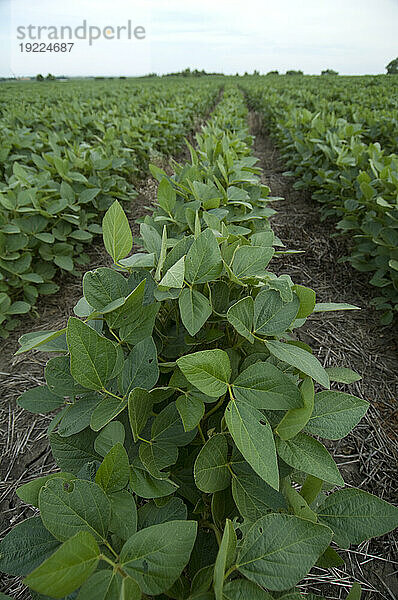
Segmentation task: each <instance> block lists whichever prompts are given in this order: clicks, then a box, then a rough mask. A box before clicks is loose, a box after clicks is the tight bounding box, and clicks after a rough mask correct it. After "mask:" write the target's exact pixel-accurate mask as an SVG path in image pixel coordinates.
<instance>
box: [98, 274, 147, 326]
mask: <svg viewBox="0 0 398 600" xmlns="http://www.w3.org/2000/svg"><path fill="white" fill-rule="evenodd" d="M144 293H145V279H143V280H141V281H140V282H139V283H138V285H137V286H136V287H135V288H134V289H133V291H132V292H130V293H129V295H128V296H127V297H126V299H125V301H124V302H123V304H122V305H121V306H115V307H114V310H112V311H111V312H109V313H107V314H106V321H107V323H108V324H109V327H111V328H112V329H119V328H123V327H126V326H128V325H129V324H130V323H131V322H133V323H134V322H135V320H136V313H138V314H139V313H140V312H141V310H142V308H143V301H144Z"/></svg>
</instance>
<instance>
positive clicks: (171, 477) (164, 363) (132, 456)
mask: <svg viewBox="0 0 398 600" xmlns="http://www.w3.org/2000/svg"><path fill="white" fill-rule="evenodd" d="M246 117H247V111H246V109H245V107H244V103H243V98H242V95H241V93H240V92H239V91H237V90H236V89H233V88H232V89H229V90H227V91H226V92H225V94H224V97H223V99H222V101H221V102H220V104H219V105H218V107H217V109H216V111H215V112H214V114H213V116H212V118H211V120H210V123H209V124H208V125H207V126H206V127H205V128H204V129H203V131H202V133H201V134H200V135H198V139H197V147H196V149H193V148H190V151H191V162H190V163H188V164H185V165H178V164H175V165H174V167H175V173H174V175H173V176H169V175H167V174H166V173H165V172H164V171H162V169H160V168H159V167H153V168H152V172H153V174H154V176H155V177H156V178H157V180H158V181H159V182H160V183H161V188H160V192H159V198H158V200H159V206H158V207H157V208H156V210H155V211H154V213H153V215H147V216H146V217H145V218H144V219H142V223H141V238H140V240H139V241H138V243H139V244H141V246H142V252H139V253H137V254H134V255H133V257H129V256H127V258H126V257H125V254H126V252H128V250H127V248H128V247H129V246H130V236H129V235H128V233H127V230H125V231H123V229H125V227H126V221H125V219H124V218H123V217H122V213H121V212H120V207H119V205H118V204H117V203H115V204H114V205H113V206H112V207H111V209H110V212H108V213H107V214H106V216H105V225H106V227H104V235H105V238H106V240H107V242H106V244H107V248H108V251H109V252H110V254H111V255H112V258H113V259H114V260H115V262H116V264H115V265H114V267H113V268H112V269H98V270H97V271H94V272H89V273H88V274H86V275H85V277H84V282H83V293H84V297H83V299H82V300H80V301H79V303H78V305H77V307H76V308H75V313H76V315H77V316H75V317H71V319H70V320H69V322H68V326H67V330H66V343H65V331H64V330H63V332H62V334H60V336H59V337H58V338H54V335H55V333H54V332H47V333H46V334H41V335H40V336H37V337H36V338H35V337H32V336H29V337H26V336H24V338H23V339H22V344H23V346H22V347H23V348H25V349H28V348H29V349H32V348H35V347H36V348H37V349H38V350H41V349H42V350H47V349H48V344H50V345H51V344H52V343H54V340H57V339H59V338H61V336H64V338H63V344H62V345H61V346H56V348H55V351H56V353H57V354H56V356H55V357H54V358H52V359H50V361H49V362H48V364H47V367H46V381H47V384H46V386H40V389H39V390H38V389H37V388H35V389H34V390H33V391H32V392H30V393H29V392H28V395H26V393H25V394H24V395H23V396H22V397H21V399H20V404H21V405H22V406H25V408H26V409H28V410H31V411H33V412H35V411H37V410H38V408H40V409H41V408H43V407H44V408H46V409H47V410H48V411H51V410H54V409H57V410H59V409H60V410H59V413H58V415H57V420H56V421H55V422H54V425H53V431H52V433H51V434H50V443H51V448H52V452H53V455H54V458H55V460H56V462H57V464H58V466H59V468H60V469H62V471H61V472H59V473H54V474H51V475H50V476H46V477H42V478H39V479H38V480H34V481H32V482H29V483H28V484H24V485H23V486H21V488H19V490H18V495H19V497H20V498H21V499H23V500H24V501H25V502H27V503H30V504H32V505H33V506H38V507H39V509H40V516H36V517H33V518H32V519H29V520H27V521H25V522H24V523H22V524H20V525H18V526H16V527H15V528H14V529H13V530H11V532H10V533H9V534H8V535H7V536H6V537H5V538H4V540H3V541H2V542H1V544H0V568H1V569H2V570H3V571H5V572H8V573H12V574H17V575H27V578H26V579H25V583H26V584H27V585H29V586H30V587H31V589H32V590H36V591H38V592H39V593H40V594H44V595H45V596H47V597H52V598H62V597H66V596H67V595H68V594H70V593H76V594H77V598H78V600H88V599H90V598H94V597H95V598H100V599H103V600H105V598H106V599H107V600H120V598H126V599H127V598H129V600H135V599H137V600H138V599H140V598H141V597H142V595H143V594H144V595H145V597H148V596H149V597H153V596H159V595H161V597H162V598H178V599H180V598H181V599H184V600H185V599H186V600H188V599H189V598H192V599H194V598H195V599H196V600H200V599H201V600H214V599H215V600H225V599H227V600H238V599H239V598H252V599H253V600H271V599H272V598H275V597H279V596H280V594H279V593H280V592H286V594H288V595H287V596H286V595H285V596H283V597H286V598H290V597H291V598H293V597H294V598H300V597H301V596H300V595H299V592H295V591H292V588H294V586H295V585H296V584H297V583H299V581H300V579H302V578H303V577H305V576H306V574H307V573H308V572H309V570H310V569H311V568H312V567H313V566H314V565H315V564H316V563H318V561H319V560H321V561H323V563H322V564H324V565H329V566H333V565H335V564H336V560H337V559H336V556H335V555H334V554H336V553H335V551H332V550H331V549H330V548H329V546H330V543H331V541H332V540H333V542H335V543H336V544H338V545H340V546H343V547H346V546H348V545H349V544H351V543H359V542H361V541H363V540H364V539H368V538H369V537H371V536H374V535H380V534H383V533H385V532H387V531H389V530H391V529H392V528H393V527H394V526H396V525H397V524H398V510H397V509H396V508H395V507H393V506H392V505H389V504H387V503H386V502H384V501H383V500H379V499H378V498H376V497H374V496H371V495H370V494H367V493H366V492H363V491H361V490H355V489H351V488H347V489H345V488H344V481H343V479H342V478H341V475H340V473H339V471H338V468H337V466H336V464H335V462H334V460H333V458H332V456H331V455H330V454H329V452H328V451H327V449H326V448H325V447H324V446H323V445H322V443H321V442H319V441H318V440H317V439H315V437H313V435H315V436H320V437H329V438H332V439H339V438H340V437H342V436H344V435H346V433H348V431H349V430H351V429H352V427H354V426H355V425H356V424H357V423H358V421H359V420H360V418H361V417H362V416H363V414H364V413H365V411H366V408H367V403H366V402H364V401H363V400H361V399H359V398H356V397H355V396H352V395H351V394H348V393H345V392H340V391H336V390H334V389H329V387H330V381H336V380H337V381H349V382H350V381H355V380H357V377H358V376H357V375H356V374H355V373H353V372H352V371H350V370H349V369H338V368H335V371H334V372H333V371H329V374H328V373H327V372H326V370H325V369H324V368H323V367H322V365H321V364H320V363H319V361H318V359H317V358H316V357H315V356H314V355H313V354H312V353H311V350H310V348H308V347H307V346H305V345H297V343H296V342H295V330H296V329H297V328H298V327H299V326H300V325H301V324H302V323H303V322H304V321H305V320H306V318H307V317H310V315H311V314H312V312H316V311H317V305H316V304H315V295H314V293H313V292H312V290H308V289H307V288H300V286H294V284H293V282H291V281H290V279H286V278H283V279H281V278H277V277H276V276H275V275H274V274H273V273H272V272H271V271H270V270H269V269H271V268H273V267H274V262H271V263H270V261H271V258H272V257H274V256H275V254H274V248H273V246H272V244H273V243H276V244H278V243H280V242H278V240H276V238H275V237H274V235H273V233H272V231H271V229H270V225H269V222H268V216H269V215H270V214H273V212H272V210H271V209H270V208H269V206H268V199H267V195H268V193H269V190H268V188H267V187H266V186H263V185H261V184H260V180H259V170H258V169H257V168H256V167H255V162H256V161H255V159H253V157H252V156H251V155H250V144H251V137H250V136H249V135H248V130H247V127H246ZM162 182H163V183H162ZM165 182H167V183H165ZM116 222H118V223H119V224H120V226H115V223H116ZM108 226H109V227H108ZM120 227H121V228H122V235H121V236H120V237H119V232H120ZM127 242H128V243H127ZM122 256H123V258H122ZM137 256H138V257H139V258H136V259H134V257H137ZM277 260H278V259H277V258H276V257H275V258H272V261H275V263H276V261H277ZM198 297H199V298H200V301H197V298H198ZM181 299H182V300H181ZM318 308H319V307H318ZM326 308H328V309H330V308H332V309H336V308H338V307H337V306H336V305H333V306H332V307H330V306H329V307H326ZM342 308H347V307H346V306H344V305H343V306H342ZM323 309H325V307H323ZM321 310H322V307H321ZM298 315H300V317H299V318H297V316H298ZM314 382H317V389H316V392H317V393H315V388H314ZM319 387H321V388H322V387H323V388H326V389H323V390H322V389H321V390H320V391H318V389H319ZM303 481H304V484H303ZM324 483H326V486H324ZM336 486H338V487H341V488H342V489H338V490H334V488H335V487H336ZM323 487H326V488H327V489H329V490H331V491H332V490H333V491H332V493H331V494H330V495H327V496H326V495H325V494H324V493H322V488H323ZM333 553H334V554H333ZM331 554H332V556H331ZM321 557H322V558H321ZM339 560H340V559H339ZM338 564H340V563H338ZM94 590H95V596H94ZM354 591H355V590H354ZM274 592H277V593H278V596H276V595H275V594H274Z"/></svg>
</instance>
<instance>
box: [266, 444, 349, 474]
mask: <svg viewBox="0 0 398 600" xmlns="http://www.w3.org/2000/svg"><path fill="white" fill-rule="evenodd" d="M276 448H277V451H278V454H279V456H280V457H281V458H282V460H284V461H285V463H287V464H288V465H290V466H291V467H293V468H294V469H297V470H299V471H303V472H304V473H309V474H310V475H314V477H318V479H323V480H324V481H327V482H329V483H334V484H335V485H344V479H343V478H342V476H341V475H340V473H339V470H338V468H337V465H336V463H335V462H334V460H333V458H332V457H331V456H330V454H329V452H328V451H327V450H326V448H325V446H322V444H321V443H320V442H318V441H317V440H315V439H314V438H312V437H310V436H309V435H306V434H305V433H299V434H298V435H296V437H294V438H293V439H291V440H286V441H285V440H281V439H278V438H276Z"/></svg>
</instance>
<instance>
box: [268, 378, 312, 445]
mask: <svg viewBox="0 0 398 600" xmlns="http://www.w3.org/2000/svg"><path fill="white" fill-rule="evenodd" d="M300 392H301V397H302V399H303V404H304V406H303V407H302V408H292V409H291V410H289V411H288V412H287V413H286V414H285V416H284V417H283V419H282V421H281V422H280V423H279V425H278V426H277V428H276V429H275V432H276V433H277V434H278V435H279V437H280V438H281V439H282V440H290V439H291V438H292V437H294V436H295V435H297V434H298V433H300V431H302V430H303V429H304V427H305V426H306V425H307V423H308V421H309V419H310V417H311V415H312V411H313V410H314V396H315V394H314V382H313V381H312V379H311V377H306V378H305V379H304V381H303V383H302V384H301V386H300Z"/></svg>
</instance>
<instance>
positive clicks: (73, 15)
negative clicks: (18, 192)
mask: <svg viewBox="0 0 398 600" xmlns="http://www.w3.org/2000/svg"><path fill="white" fill-rule="evenodd" d="M84 21H85V22H86V30H87V32H88V31H89V28H90V27H92V28H98V29H93V30H92V31H93V34H92V36H93V37H95V36H97V35H100V37H99V38H98V39H94V40H92V41H91V43H90V41H89V39H73V40H69V39H64V41H65V42H68V41H72V42H74V45H73V47H72V48H71V50H70V52H69V51H67V52H50V51H48V50H46V51H45V52H28V51H27V50H28V49H29V48H31V49H32V47H29V43H38V42H40V43H43V46H44V45H47V44H49V43H51V42H52V43H53V44H54V43H55V42H56V39H54V38H53V39H48V38H47V37H46V35H47V34H49V33H50V30H49V29H45V28H46V27H47V28H48V27H50V26H51V27H53V30H52V35H53V36H56V35H58V36H59V35H60V27H61V26H64V27H69V28H71V29H72V30H74V28H75V27H79V26H80V28H81V29H80V34H79V35H80V37H81V36H82V34H83V33H84V31H83V28H82V26H83V23H84ZM128 21H130V26H131V31H132V34H131V39H127V30H126V29H124V30H123V29H121V30H120V33H119V35H120V37H121V39H119V40H117V39H105V38H104V34H103V30H104V28H106V32H107V36H108V37H109V38H111V37H112V35H113V34H114V35H116V31H117V27H118V26H119V27H127V23H128ZM29 25H33V26H34V29H31V30H30V32H29V30H28V26H29ZM397 25H398V0H377V1H375V0H301V1H300V0H273V1H272V2H271V1H270V0H111V1H109V0H85V1H84V0H67V1H64V2H58V1H55V0H35V1H34V2H32V0H0V45H1V52H0V76H1V77H7V76H10V75H13V74H14V75H15V76H18V77H19V76H24V75H25V76H32V75H36V74H37V73H43V74H44V75H46V74H47V73H49V72H50V73H53V74H54V75H67V76H79V75H80V76H85V75H108V76H109V75H127V76H132V75H144V74H146V73H150V72H155V73H158V74H163V73H169V72H174V71H179V70H182V69H185V68H187V67H190V68H191V69H195V68H197V69H200V70H201V69H205V70H206V71H210V72H213V71H216V72H224V73H227V74H235V73H237V72H238V73H244V72H245V71H247V72H253V70H254V69H256V70H258V71H260V72H261V73H267V72H268V71H270V70H273V69H277V70H279V71H280V72H285V71H286V70H287V69H301V70H303V71H304V72H305V73H308V74H319V73H320V72H321V70H322V69H325V68H332V69H335V70H336V71H338V72H339V73H341V74H347V75H356V74H357V75H362V74H367V73H370V74H376V73H384V72H385V65H386V64H387V63H388V62H389V61H390V60H392V59H393V58H395V57H396V56H398V36H397V33H396V32H397ZM38 26H41V27H42V30H41V38H40V40H38V39H37V38H38V32H37V27H38ZM55 27H57V28H58V29H57V30H55ZM136 27H138V28H139V29H138V30H136V31H137V37H140V39H137V37H134V33H133V32H134V29H135V28H136ZM17 28H19V29H17ZM21 28H22V29H21ZM100 30H101V34H100V33H99V31H100ZM144 30H145V32H144ZM65 31H66V32H67V33H68V34H69V30H68V29H66V30H65ZM29 33H30V35H29ZM72 33H73V31H72ZM138 33H139V35H138ZM64 35H66V34H64ZM22 36H24V38H23V39H22ZM86 38H88V35H87V36H86ZM59 41H62V40H59ZM26 43H28V46H26ZM21 44H22V45H21ZM43 46H42V48H43ZM68 49H69V46H68Z"/></svg>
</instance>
